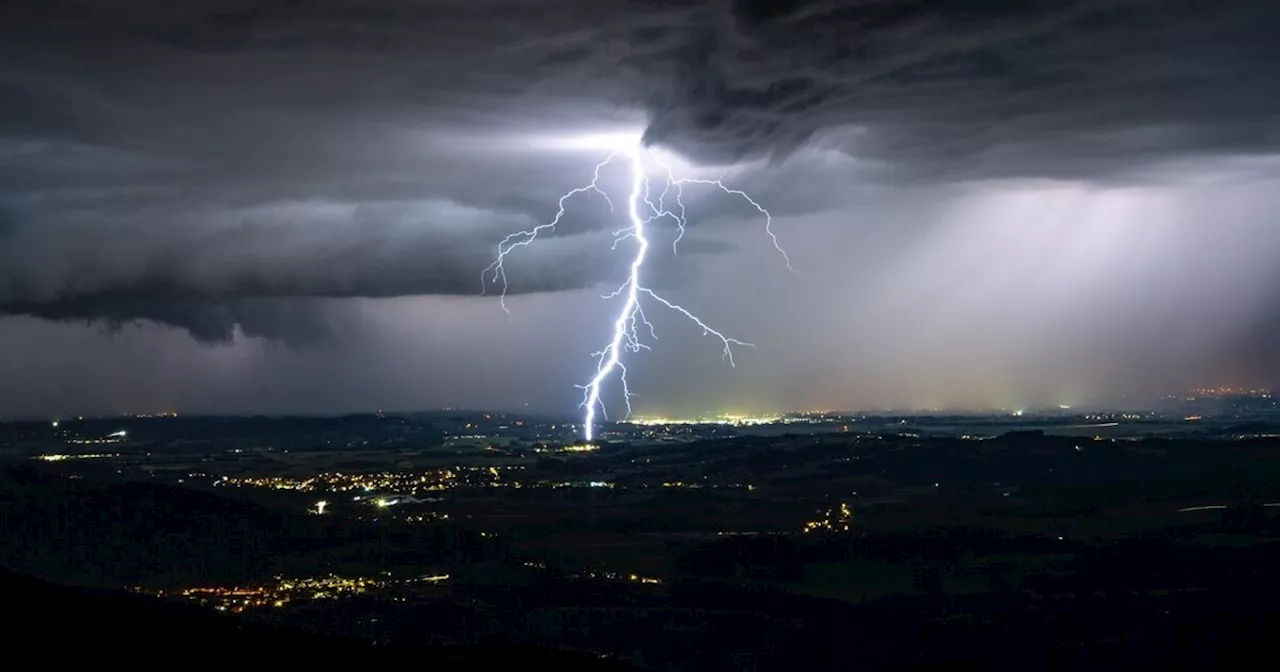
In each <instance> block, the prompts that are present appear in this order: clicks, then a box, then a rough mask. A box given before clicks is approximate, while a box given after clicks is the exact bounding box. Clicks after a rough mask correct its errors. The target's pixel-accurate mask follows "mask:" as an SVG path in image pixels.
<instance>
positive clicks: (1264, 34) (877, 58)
mask: <svg viewBox="0 0 1280 672" xmlns="http://www.w3.org/2000/svg"><path fill="white" fill-rule="evenodd" d="M497 9H501V10H502V11H500V12H499V11H495V10H497ZM0 18H2V19H3V20H2V21H0V25H2V26H3V27H0V63H4V65H0V97H2V98H3V99H4V100H5V101H6V104H5V113H4V114H3V116H0V185H3V186H0V246H2V247H0V263H2V264H3V265H2V266H0V312H8V313H21V314H29V315H35V316H39V317H47V318H50V319H100V320H105V321H107V322H109V323H110V322H113V321H114V322H118V321H127V320H130V319H147V320H152V321H159V322H164V323H169V324H176V325H179V326H183V327H185V328H187V329H189V330H190V331H191V332H192V333H193V334H194V335H196V336H197V337H200V338H203V339H206V340H224V339H225V337H226V334H228V333H230V332H229V331H228V329H229V328H230V327H233V326H234V325H236V324H239V325H241V327H242V328H244V329H245V330H246V331H254V332H255V333H260V334H264V335H271V334H274V333H283V331H282V329H280V328H277V327H273V326H272V325H279V324H283V321H280V320H275V319H268V318H265V317H263V315H265V314H266V313H267V312H270V310H273V309H274V308H271V307H273V306H275V307H278V306H284V305H285V304H288V303H289V302H290V301H293V300H304V301H312V300H318V299H329V298H343V297H382V296H401V295H412V294H473V293H477V292H478V290H479V285H478V282H479V270H480V269H482V268H483V267H484V266H485V265H486V264H487V263H488V261H489V260H490V258H491V256H492V253H493V245H494V244H495V243H496V241H497V240H498V239H500V238H501V236H503V235H505V234H506V233H509V232H510V231H514V230H516V229H518V228H521V227H523V226H526V225H527V224H528V223H529V222H530V221H533V220H536V219H539V218H545V217H546V216H548V215H549V214H551V213H550V212H549V211H548V210H547V209H546V208H541V209H539V208H536V207H533V206H530V205H529V204H531V203H537V202H546V203H547V204H548V207H551V206H553V205H554V198H555V196H556V195H558V193H560V191H562V190H563V189H564V188H565V186H566V185H569V186H576V182H577V181H578V180H579V177H578V176H579V175H580V174H581V171H582V170H583V169H584V168H589V167H590V165H591V161H590V160H589V159H590V158H592V157H587V158H585V159H580V160H577V162H576V163H575V162H571V161H567V160H560V159H555V158H550V157H548V158H536V159H529V158H528V157H526V158H524V159H514V158H511V157H507V156H504V155H503V154H502V153H501V152H488V153H484V152H474V153H467V152H462V153H457V152H450V151H446V150H445V149H442V147H444V146H445V145H446V144H448V143H443V142H442V139H446V138H448V137H450V136H453V135H457V134H459V133H470V134H473V135H475V136H476V137H477V138H479V140H478V142H481V143H482V142H483V138H484V137H485V134H486V133H489V132H494V129H502V128H506V127H508V126H521V127H534V128H536V127H538V126H539V125H540V124H541V125H545V126H550V127H553V130H557V131H564V132H571V131H572V129H573V126H574V121H575V119H577V118H582V119H586V118H587V117H589V116H592V115H596V114H597V113H599V112H600V111H601V110H604V111H606V112H607V111H608V110H609V109H615V110H618V111H619V112H620V113H627V114H633V115H634V114H639V115H640V118H642V119H644V120H645V123H646V128H645V131H644V138H645V141H646V142H649V143H651V144H656V145H661V146H664V147H667V148H671V149H673V150H675V151H676V152H677V153H679V154H682V155H684V156H686V157H688V158H689V159H691V160H693V161H697V162H713V163H728V162H734V161H739V160H745V159H757V158H767V157H773V158H778V157H784V156H787V155H789V154H790V153H792V152H794V151H795V150H797V149H798V148H801V147H805V146H809V145H812V144H813V143H815V142H817V143H823V146H824V147H826V148H828V149H832V148H834V149H835V150H837V151H839V152H843V153H845V154H847V155H849V156H853V157H856V158H858V159H859V160H860V161H863V162H865V163H866V165H868V166H874V167H875V170H869V171H868V173H867V176H866V177H867V179H868V180H871V179H885V178H891V179H892V180H893V181H907V182H911V183H919V182H922V181H937V180H955V179H969V178H985V177H1069V178H1073V179H1106V178H1109V177H1111V176H1115V175H1119V174H1123V173H1125V172H1127V171H1133V170H1138V169H1142V168H1144V167H1147V166H1151V165H1154V164H1158V163H1161V162H1166V161H1173V160H1185V159H1187V158H1189V157H1190V158H1194V157H1200V156H1222V155H1239V154H1270V153H1274V152H1275V151H1276V149H1277V147H1278V145H1280V89H1278V88H1277V87H1275V86H1273V85H1271V83H1272V81H1273V79H1274V72H1273V70H1274V66H1273V64H1274V63H1277V62H1280V42H1277V41H1276V40H1275V39H1273V36H1274V35H1276V34H1280V5H1277V4H1276V3H1274V2H1270V1H1269V0H1222V1H1220V2H1215V3H1185V2H1173V1H1162V0H1079V1H1077V2H1049V1H1031V2H1006V1H1003V0H981V1H974V2H955V3H941V4H940V3H935V2H925V1H924V0H907V1H895V2H885V1H882V0H859V1H847V2H845V1H837V0H788V1H782V2H765V1H763V0H734V1H729V0H724V1H712V2H706V3H684V2H681V3H672V2H634V1H624V0H605V1H599V0H593V1H590V2H587V1H584V2H582V3H565V2H559V1H556V0H530V1H528V2H521V3H510V2H497V1H496V0H493V1H486V0H453V1H443V2H437V3H430V4H427V3H419V2H405V1H399V0H393V1H391V2H382V3H377V4H375V5H370V4H369V3H365V2H356V1H355V0H311V1H308V2H298V3H288V4H277V3H261V2H252V1H249V0H203V1H200V2H184V3H178V4H175V3H171V2H161V1H160V0H127V1H126V2H121V3H112V6H111V7H110V9H109V11H108V10H106V9H104V8H102V7H101V6H99V5H98V4H97V3H91V2H76V1H71V2H62V3H56V4H52V3H15V4H13V5H9V6H6V7H5V8H3V9H0ZM592 121H593V122H594V121H596V120H595V119H593V120H592ZM557 161H559V163H557ZM432 203H453V204H455V205H459V206H460V207H461V208H463V209H469V210H466V212H465V213H463V212H462V211H461V210H457V209H455V210H452V211H444V210H441V211H437V212H427V210H429V209H430V208H431V207H432V206H431V204H432ZM298 204H303V205H298ZM335 204H336V205H335ZM424 204H425V205H424ZM290 208H293V210H292V211H290V210H289V209H290ZM307 208H312V209H313V211H310V212H309V211H307V210H306V209H307ZM264 212H265V213H268V214H266V215H264V214H263V213H264ZM281 212H285V213H286V214H288V218H287V219H288V221H281V219H282V217H284V215H281V214H280V213H281ZM270 213H275V214H274V215H273V214H270ZM460 213H461V214H460ZM467 213H469V214H467ZM477 213H479V214H477ZM581 217H583V219H580V220H577V221H576V222H568V223H566V230H567V231H568V232H572V233H574V234H577V235H566V236H564V237H562V238H559V239H557V240H554V241H549V243H550V244H549V245H547V246H546V247H544V248H542V249H541V250H534V249H532V248H531V249H530V250H529V254H528V255H527V256H522V257H520V258H513V263H514V266H513V267H512V271H513V275H512V280H513V284H512V291H515V292H537V291H559V290H564V289H575V288H581V287H587V286H591V285H592V284H594V283H597V282H600V281H602V280H605V279H609V278H611V277H612V275H611V274H612V273H613V271H614V270H615V269H614V267H613V260H612V258H611V257H610V256H609V255H608V254H607V250H605V251H603V252H601V251H600V250H599V249H597V248H598V246H594V245H592V243H594V242H596V241H595V238H593V236H595V235H598V234H600V233H601V232H602V231H604V230H605V229H606V228H607V226H605V225H604V224H605V219H604V218H603V216H600V215H596V214H587V215H581ZM228 221H229V222H231V223H230V224H228ZM695 245H696V243H695ZM704 246H705V247H704V250H703V251H714V250H713V249H712V247H714V244H713V243H710V242H706V243H704ZM722 248H723V246H719V247H715V249H716V250H718V249H722ZM694 251H696V247H691V248H690V252H694ZM670 263H672V264H673V268H672V269H663V272H664V274H667V275H670V276H671V277H676V276H675V275H674V274H677V273H678V272H679V270H678V268H679V265H678V264H674V262H670ZM686 270H687V269H686ZM672 281H674V280H672ZM281 310H284V309H281ZM307 310H310V309H307ZM303 312H306V311H303ZM301 314H302V313H298V314H295V315H294V316H293V319H294V321H295V322H297V323H299V324H312V323H314V324H321V323H322V322H323V320H320V319H317V320H306V319H302V318H301V317H300V315H301ZM253 325H257V326H253ZM248 327H252V328H248ZM317 330H318V327H317ZM289 338H290V340H293V341H301V340H305V338H303V337H302V336H301V335H298V334H295V335H292V336H289Z"/></svg>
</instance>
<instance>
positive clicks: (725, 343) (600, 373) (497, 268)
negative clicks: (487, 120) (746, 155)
mask: <svg viewBox="0 0 1280 672" xmlns="http://www.w3.org/2000/svg"><path fill="white" fill-rule="evenodd" d="M619 158H622V159H625V160H626V161H627V162H628V165H629V166H630V168H631V191H630V194H629V195H628V198H627V217H628V220H629V221H630V225H629V226H627V227H625V228H623V229H621V230H619V231H615V232H614V242H613V247H614V249H617V247H618V245H620V244H622V243H623V242H624V241H627V240H633V239H634V240H635V242H636V252H635V256H634V257H633V258H632V261H631V266H630V273H629V274H628V275H627V280H626V282H624V283H623V284H622V286H621V287H619V288H618V289H617V290H615V291H614V292H613V293H611V294H609V295H607V296H605V297H603V298H605V299H614V298H617V297H619V296H621V297H623V304H622V309H621V310H620V311H619V312H618V317H617V319H616V320H614V323H613V338H612V340H610V341H609V343H608V345H606V346H605V348H604V349H603V350H601V351H599V352H596V353H593V354H592V356H593V357H595V359H596V371H595V374H594V375H593V376H592V377H591V380H590V382H588V383H587V384H586V385H579V386H578V387H579V388H580V389H582V390H583V399H582V404H581V405H580V408H582V409H584V410H585V412H586V417H585V418H584V420H583V439H584V440H586V441H588V442H589V441H592V440H593V439H594V438H595V424H596V413H597V411H599V413H600V414H601V415H602V416H604V417H606V418H607V417H608V415H607V412H606V410H605V406H604V402H603V401H602V400H601V398H600V393H601V390H602V389H603V387H604V384H605V382H606V381H608V380H609V377H610V376H612V375H614V373H615V372H616V373H617V377H618V381H619V383H620V384H621V386H622V396H623V400H624V402H625V404H626V408H627V415H628V416H629V415H630V414H631V397H632V394H631V389H630V387H629V386H628V384H627V367H626V365H625V364H624V363H623V362H622V353H623V351H624V350H626V351H629V352H638V351H640V350H648V349H649V346H648V345H647V344H645V343H644V342H642V341H641V338H640V327H641V326H642V325H643V326H644V327H645V329H646V330H647V331H648V333H649V337H650V339H652V340H657V334H656V333H655V331H654V328H653V324H651V323H650V322H649V320H648V319H646V318H645V314H644V308H643V306H642V303H643V302H642V301H641V299H642V298H643V299H646V300H648V301H652V302H654V303H657V304H659V305H661V306H663V307H665V308H669V309H671V310H673V311H675V312H677V313H680V314H681V315H683V316H685V317H686V318H688V319H689V320H691V321H693V323H694V324H696V325H698V327H700V328H701V329H702V333H703V335H704V336H713V337H715V338H716V339H717V340H719V341H720V344H721V346H722V347H723V349H722V352H721V356H722V358H723V359H724V360H725V361H727V362H729V365H730V366H733V365H734V361H733V346H735V345H738V346H744V347H755V346H754V345H752V344H751V343H747V342H745V341H740V340H738V339H736V338H730V337H729V336H726V335H724V334H723V333H721V332H719V331H717V330H715V329H713V328H712V327H710V326H709V325H707V323H705V322H703V321H702V320H701V319H699V318H698V317H697V316H696V315H694V314H693V313H691V312H689V311H688V310H686V309H685V308H683V307H681V306H679V305H677V304H675V303H672V302H670V301H668V300H666V299H664V298H662V297H661V296H659V295H658V294H655V293H654V292H653V290H651V289H649V288H648V287H645V286H644V285H643V284H642V283H641V281H640V272H641V269H643V268H644V262H645V258H646V256H647V255H648V253H649V239H648V237H647V235H646V227H647V226H648V225H649V224H651V223H653V222H655V221H657V220H660V219H663V218H670V219H671V220H672V221H673V222H674V223H675V225H676V226H677V227H678V228H679V233H678V234H677V235H676V238H675V241H674V242H673V243H672V252H673V253H678V252H679V249H678V246H679V244H680V241H681V240H682V239H683V238H684V232H685V226H686V225H687V224H688V219H687V213H686V210H685V206H684V187H685V185H690V184H700V185H709V186H714V187H717V188H718V189H720V190H721V191H723V192H724V193H726V194H729V195H731V196H738V197H740V198H742V199H744V200H746V201H747V202H748V203H749V204H751V206H752V207H754V208H755V209H756V210H758V211H759V212H760V214H762V215H764V218H765V232H766V233H768V235H769V238H770V240H772V241H773V246H774V248H775V249H777V251H778V253H779V254H781V255H782V259H783V261H784V262H786V265H787V269H789V270H792V271H794V270H795V269H793V268H792V266H791V259H790V258H788V256H787V253H786V252H785V251H784V250H783V249H782V247H781V245H779V243H778V238H777V236H776V235H775V234H774V232H773V217H772V216H771V215H770V214H769V211H768V210H765V209H764V207H762V206H761V205H760V204H759V203H757V202H756V201H755V199H753V198H751V197H750V196H748V195H747V194H746V193H745V192H743V191H741V190H739V189H730V188H729V187H727V186H725V184H724V182H723V180H705V179H691V178H682V179H677V178H676V177H675V175H674V173H673V171H672V170H671V168H670V167H668V166H666V165H662V164H658V165H659V166H660V167H661V168H662V169H663V171H664V173H665V178H664V179H663V184H662V190H661V192H660V193H658V194H657V202H656V203H655V202H654V193H653V192H654V190H653V189H652V185H651V184H650V180H649V177H648V175H647V174H646V172H645V163H644V158H645V152H644V149H643V148H641V147H634V148H629V149H626V150H619V151H615V152H613V153H612V154H610V155H609V156H608V157H606V158H605V160H604V161H601V162H600V163H598V164H596V168H595V174H594V177H593V178H592V180H591V182H590V183H589V184H586V185H584V186H581V187H578V188H577V189H573V190H571V191H569V192H566V193H565V194H564V195H563V196H561V197H560V209H559V211H558V212H557V213H556V216H555V217H554V218H553V219H552V220H551V221H550V222H547V223H545V224H540V225H538V226H536V227H534V228H532V229H528V230H526V231H518V232H516V233H513V234H511V235H509V236H507V237H506V238H504V239H503V240H502V242H500V243H499V244H498V254H497V258H496V259H494V261H493V263H492V264H490V265H489V266H488V267H487V268H486V269H485V270H484V273H483V274H482V283H485V284H486V285H487V283H489V282H492V283H494V284H496V285H498V286H499V287H500V288H501V289H502V293H501V295H500V300H501V302H502V309H503V310H504V311H507V312H508V313H509V312H510V311H509V310H508V308H507V303H506V294H507V273H506V268H505V267H504V266H503V264H504V262H505V261H506V258H507V255H508V254H510V253H511V252H513V251H514V250H516V249H517V248H520V247H524V246H526V245H529V244H531V243H533V241H534V240H536V239H537V238H538V235H539V234H541V233H543V232H544V231H548V230H551V229H554V228H555V227H556V225H557V224H559V223H560V221H561V220H562V219H563V218H564V215H565V205H566V203H567V202H568V201H569V199H571V198H573V197H574V196H577V195H579V194H584V193H587V192H594V193H596V194H599V195H600V196H602V197H604V199H605V202H606V203H608V205H609V210H610V212H613V210H614V205H613V201H612V200H610V199H609V195H608V194H607V193H605V191H604V190H603V189H601V188H600V171H601V170H603V169H604V167H605V166H607V165H609V164H610V163H612V162H613V161H615V160H617V159H619Z"/></svg>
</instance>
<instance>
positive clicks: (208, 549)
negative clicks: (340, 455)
mask: <svg viewBox="0 0 1280 672" xmlns="http://www.w3.org/2000/svg"><path fill="white" fill-rule="evenodd" d="M310 527H311V524H310V522H309V521H307V520H306V519H304V518H301V517H299V518H288V517H284V516H281V515H278V514H276V513H274V512H272V511H269V510H267V509H265V508H263V507H260V506H257V505H254V504H251V503H248V502H243V501H238V500H232V499H228V498H224V497H219V496H216V495H212V494H209V493H203V492H198V491H194V490H185V489H182V488H176V487H171V486H166V485H158V484H150V483H116V484H103V483H90V482H87V481H81V480H73V479H69V478H67V477H65V476H62V475H59V474H53V473H48V472H45V471H42V470H40V469H39V468H34V467H29V466H26V465H6V466H2V467H0V565H3V566H6V567H10V568H13V569H15V570H18V571H22V572H26V573H30V574H34V575H38V576H43V577H46V578H51V579H54V580H57V581H59V582H68V583H78V584H84V585H98V586H109V587H119V586H121V585H124V584H125V583H130V582H141V581H143V580H148V579H149V580H153V581H154V580H155V579H156V578H157V577H163V576H165V575H173V576H181V577H183V578H184V579H185V581H186V582H187V583H188V584H189V583H190V582H191V581H193V580H194V581H217V580H246V579H252V578H254V577H255V576H260V575H263V574H264V573H266V572H269V571H271V570H272V569H273V567H272V566H271V565H270V563H271V562H273V561H274V559H276V558H279V557H280V556H281V555H282V554H283V553H284V552H285V551H287V550H289V547H290V546H291V545H295V546H296V545H302V544H307V543H311V539H313V538H314V537H315V534H314V533H313V531H312V530H311V529H310Z"/></svg>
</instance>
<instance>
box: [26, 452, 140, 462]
mask: <svg viewBox="0 0 1280 672" xmlns="http://www.w3.org/2000/svg"><path fill="white" fill-rule="evenodd" d="M111 457H120V453H92V454H87V455H64V454H59V453H53V454H48V455H37V456H35V458H34V459H37V460H44V461H45V462H61V461H62V460H98V459H104V458H111Z"/></svg>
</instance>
